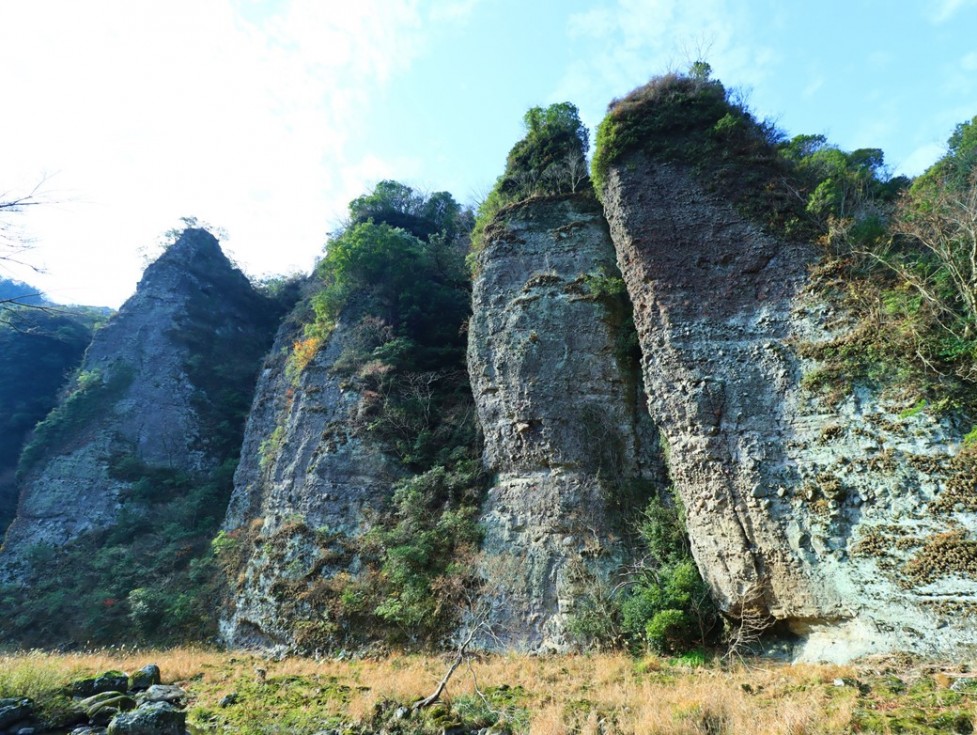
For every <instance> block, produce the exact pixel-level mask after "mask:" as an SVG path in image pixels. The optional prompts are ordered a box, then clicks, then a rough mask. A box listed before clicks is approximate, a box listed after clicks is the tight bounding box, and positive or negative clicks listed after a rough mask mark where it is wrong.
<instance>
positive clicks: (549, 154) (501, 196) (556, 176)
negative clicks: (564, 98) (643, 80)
mask: <svg viewBox="0 0 977 735" xmlns="http://www.w3.org/2000/svg"><path fill="white" fill-rule="evenodd" d="M523 125H524V127H525V130H526V134H525V136H524V137H523V138H522V139H521V140H519V141H518V142H517V143H516V144H515V145H514V146H513V147H512V150H510V151H509V155H508V156H507V157H506V165H505V171H504V172H503V174H502V175H501V176H500V177H499V178H498V179H497V180H496V182H495V185H494V186H493V187H492V190H491V191H490V192H489V194H488V196H487V197H486V198H485V200H484V201H483V202H482V203H481V204H480V205H479V208H478V217H477V218H476V220H475V225H474V229H473V231H472V248H471V251H472V253H471V256H470V257H469V267H470V268H471V269H472V270H474V269H475V257H476V256H477V253H478V252H479V251H480V250H481V249H482V248H483V247H484V244H485V239H486V237H488V232H487V228H490V226H491V224H492V221H493V220H494V219H495V216H496V215H497V214H498V213H499V212H500V211H501V210H502V209H504V208H505V207H508V206H510V205H513V204H517V203H519V202H523V201H525V200H527V199H530V198H532V197H540V196H567V195H580V196H585V197H592V196H593V190H592V188H591V186H590V177H589V175H588V171H587V151H588V150H589V149H590V134H589V132H588V131H587V127H586V126H585V125H584V124H583V123H582V122H581V121H580V114H579V112H578V110H577V108H576V106H575V105H573V104H571V103H570V102H560V103H557V104H553V105H550V106H549V107H546V108H543V107H533V108H530V109H529V110H528V111H527V112H526V114H525V116H524V117H523Z"/></svg>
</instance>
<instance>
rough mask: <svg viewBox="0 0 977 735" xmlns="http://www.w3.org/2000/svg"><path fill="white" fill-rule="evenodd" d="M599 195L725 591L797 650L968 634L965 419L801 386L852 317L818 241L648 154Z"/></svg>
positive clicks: (697, 521) (961, 643) (702, 558)
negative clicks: (815, 275) (743, 210)
mask: <svg viewBox="0 0 977 735" xmlns="http://www.w3.org/2000/svg"><path fill="white" fill-rule="evenodd" d="M603 200H604V205H605V211H606V215H607V218H608V221H609V223H610V230H611V235H612V237H613V240H614V244H615V246H616V249H617V255H618V262H619V265H620V268H621V271H622V273H623V276H624V279H625V282H626V283H627V288H628V293H629V294H630V296H631V299H632V301H633V303H634V309H635V323H636V326H637V329H638V335H639V342H640V346H641V352H642V371H643V375H644V380H645V385H646V387H647V390H648V395H649V409H650V413H651V417H652V419H653V420H654V422H655V424H656V426H657V427H658V429H659V431H660V432H661V434H662V436H663V438H664V440H665V442H666V444H667V446H668V449H669V452H668V454H669V469H670V474H671V477H672V479H673V481H674V483H675V487H676V489H677V491H678V492H679V494H680V496H681V497H682V500H683V502H684V504H685V507H686V510H687V515H688V529H689V534H690V537H691V541H692V548H693V553H694V555H695V558H696V561H697V563H698V564H699V567H700V569H701V571H702V573H703V576H704V577H705V578H706V580H707V581H708V582H709V584H710V586H711V587H712V589H713V591H714V593H715V595H716V597H717V599H718V600H719V602H720V603H721V604H722V605H723V606H724V607H725V608H726V609H728V610H731V611H733V612H735V611H736V610H737V608H739V607H741V606H742V605H744V604H745V605H759V606H761V607H763V608H765V609H767V610H769V612H770V613H771V614H772V616H773V617H774V618H776V619H778V620H779V621H781V622H782V623H784V624H785V627H787V628H790V629H791V630H792V631H793V632H794V633H795V634H797V635H798V639H797V642H796V647H795V650H794V653H795V655H796V656H798V657H800V658H810V659H829V660H847V659H850V658H853V657H855V656H858V655H862V654H866V653H871V652H875V651H886V650H895V649H908V650H914V651H918V652H921V653H926V654H931V655H932V654H940V655H947V654H949V653H952V652H954V651H958V650H960V649H963V648H965V647H966V646H968V645H970V644H971V642H972V632H971V631H972V624H971V622H969V621H970V620H971V618H970V615H971V614H973V612H974V611H975V610H977V580H975V578H974V575H973V568H968V564H967V563H966V562H963V561H961V560H962V559H964V557H967V558H970V557H968V555H972V554H973V553H974V549H975V548H977V544H975V542H974V541H973V540H972V539H973V533H974V531H975V530H977V524H975V516H974V511H975V510H977V505H975V503H974V502H973V499H972V498H973V477H974V474H973V463H972V462H971V461H969V460H968V459H967V456H968V455H967V454H966V453H964V454H959V450H960V436H961V433H960V431H959V427H955V426H953V425H952V422H950V421H949V420H946V419H938V418H934V417H933V416H932V415H930V414H929V413H928V412H925V411H924V412H917V413H914V412H912V411H907V410H906V409H907V405H906V399H905V398H900V397H899V396H897V395H889V394H885V393H880V392H879V391H877V390H876V391H875V392H873V391H869V390H868V389H866V388H858V389H856V390H855V391H854V392H853V393H852V394H851V395H849V396H847V397H843V398H841V399H835V398H832V399H831V400H829V399H828V397H826V396H822V395H821V394H820V393H818V392H817V391H816V390H813V389H811V381H810V380H809V381H807V383H805V381H804V377H805V375H812V374H814V373H815V371H816V370H817V369H818V364H817V363H816V362H815V361H814V360H810V359H803V358H802V357H801V356H800V353H801V352H802V350H800V348H801V347H802V346H804V345H807V346H811V345H817V344H825V343H829V342H831V341H832V340H836V339H838V338H839V337H840V336H843V335H844V334H846V332H847V331H850V330H851V328H852V324H851V322H850V320H849V319H848V318H847V317H846V315H845V314H844V312H843V310H841V309H840V308H838V307H837V306H835V305H832V304H831V303H830V302H828V301H827V300H826V297H825V296H824V295H823V294H822V293H820V292H819V291H818V290H817V289H815V288H813V287H812V286H811V275H810V272H811V268H812V266H813V265H815V264H816V262H817V258H818V253H817V251H816V249H815V248H813V247H812V246H809V245H806V244H803V243H795V242H789V241H783V240H778V239H777V238H774V237H771V236H770V235H769V234H767V233H765V232H763V231H762V230H761V229H760V228H758V227H757V226H755V225H754V224H753V223H751V222H749V221H747V220H746V219H745V218H744V217H743V216H742V215H741V214H740V213H739V212H738V211H736V210H735V209H734V208H733V207H732V206H731V205H729V204H728V203H727V202H725V201H723V200H722V199H720V198H718V197H716V196H714V195H711V194H709V193H707V192H706V191H704V190H703V188H702V187H700V186H699V184H698V182H697V181H696V180H695V177H694V176H693V174H692V173H691V172H690V171H689V170H687V169H684V168H681V167H679V166H676V165H671V164H664V163H661V162H659V161H656V160H651V159H649V158H648V157H647V156H645V155H644V154H642V153H633V154H630V155H628V156H626V157H625V158H624V159H623V160H622V161H620V162H618V163H617V164H615V165H613V166H612V167H611V169H610V171H609V175H608V177H607V179H606V186H605V189H604V191H603ZM811 352H813V351H807V352H805V354H811ZM910 405H911V404H910ZM961 473H964V475H969V479H966V480H961V476H960V475H961ZM961 482H963V483H964V484H965V485H967V486H968V487H969V488H970V490H969V493H968V492H963V491H962V490H960V484H961ZM948 493H949V495H948ZM957 496H959V497H957ZM965 498H969V499H965Z"/></svg>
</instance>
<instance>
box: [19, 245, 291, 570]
mask: <svg viewBox="0 0 977 735" xmlns="http://www.w3.org/2000/svg"><path fill="white" fill-rule="evenodd" d="M268 311H269V309H268V306H267V304H266V303H265V299H264V298H263V297H261V296H260V295H259V294H258V293H257V292H256V291H255V290H254V289H253V288H252V286H251V284H250V283H249V281H248V280H247V278H246V277H245V276H244V275H243V274H242V273H241V272H240V271H238V270H237V269H236V268H235V267H234V266H233V265H232V264H231V263H230V261H228V259H227V258H226V257H225V256H224V254H223V252H222V251H221V249H220V246H219V244H218V242H217V240H216V239H215V238H214V237H213V236H212V235H210V233H208V232H206V231H205V230H200V229H189V230H186V231H185V232H184V233H183V235H182V236H181V237H180V238H179V240H178V241H177V242H175V243H174V244H173V245H172V246H170V247H169V248H168V249H167V250H166V251H165V252H164V254H163V255H162V256H160V258H159V259H158V260H156V261H155V262H154V263H152V264H151V265H150V266H149V267H148V268H147V269H146V272H145V274H144V275H143V278H142V280H141V281H140V283H139V285H138V287H137V289H136V293H135V294H134V295H133V296H132V297H131V298H130V299H129V300H128V301H127V302H126V303H125V304H124V305H123V306H122V308H121V309H120V310H119V312H118V313H117V314H116V315H115V316H114V317H113V318H112V319H111V320H110V321H109V323H108V324H107V325H106V326H105V327H104V328H102V329H101V330H99V331H98V332H96V334H95V336H94V339H93V341H92V343H91V345H90V346H89V348H88V351H87V353H86V355H85V358H84V360H83V362H82V366H81V370H80V374H79V377H78V378H77V379H76V380H75V382H74V384H73V385H71V386H69V390H68V393H67V394H66V396H65V397H64V398H63V399H62V401H61V404H60V406H59V407H58V408H57V409H56V410H55V412H54V414H52V416H51V417H50V418H49V419H48V422H49V423H53V424H54V430H53V431H49V432H48V434H46V435H44V434H41V433H38V434H37V436H38V437H40V436H46V437H47V439H46V441H44V442H43V443H41V444H40V445H39V446H38V447H36V448H35V450H34V451H33V452H32V453H31V452H29V453H28V454H27V455H25V456H24V457H23V458H22V460H21V467H20V473H21V483H20V484H21V495H20V503H19V507H18V510H17V516H16V518H15V520H14V522H13V523H12V525H11V527H10V528H9V530H8V532H7V535H6V538H5V540H4V546H3V552H2V557H0V560H2V568H3V575H4V576H5V577H6V578H7V579H16V578H17V577H18V575H19V574H20V573H21V572H23V571H24V569H25V567H24V565H23V557H24V553H25V552H26V551H27V550H28V549H29V548H31V547H34V546H37V545H38V544H42V545H48V546H53V547H57V546H60V545H62V544H65V543H66V542H68V541H71V540H72V539H75V538H77V537H78V536H79V535H81V534H83V533H86V532H89V531H94V530H98V529H102V528H106V527H109V526H112V525H113V524H114V523H115V521H116V519H117V518H118V516H119V513H120V512H122V511H123V509H124V507H125V502H126V495H127V493H128V491H129V490H130V488H131V485H132V482H131V480H130V479H128V478H127V477H126V473H125V472H121V471H119V470H118V464H119V462H120V460H121V459H124V458H127V459H130V460H132V461H137V462H139V463H142V464H144V465H146V466H151V467H161V468H166V469H169V470H173V471H178V472H184V473H187V474H189V475H201V474H205V473H208V472H210V471H212V470H214V469H215V468H216V466H217V465H219V464H220V463H221V462H222V461H224V460H226V459H228V457H227V456H226V455H227V453H228V452H229V451H233V450H234V449H236V446H233V447H230V449H229V448H228V446H226V443H227V442H225V444H221V445H218V437H224V434H222V433H220V432H215V431H213V430H212V426H213V423H214V422H217V421H220V420H222V419H223V418H224V417H222V416H220V415H218V414H219V412H220V408H219V406H218V405H217V402H216V401H215V399H214V397H213V395H212V394H211V395H208V394H207V392H206V390H205V389H204V388H203V387H202V386H201V384H200V383H201V381H209V382H211V383H217V382H219V380H220V378H219V377H218V376H217V375H216V374H211V372H212V370H216V369H217V368H216V366H215V365H209V364H206V363H201V361H200V359H199V358H200V353H199V351H198V350H197V349H196V347H197V345H198V344H199V343H201V342H206V343H208V344H210V345H218V346H220V347H221V348H222V351H224V352H226V353H227V354H232V355H233V356H234V359H235V360H240V361H242V363H243V364H245V365H246V364H248V363H250V364H252V365H255V366H256V365H257V362H258V359H259V356H260V354H261V353H262V352H263V351H265V350H266V349H267V345H268V343H269V342H270V338H271V332H272V329H273V326H272V324H271V323H270V320H269V319H268V317H267V313H268ZM195 359H196V362H194V360H195ZM231 443H232V444H236V440H233V438H232V439H231ZM113 467H115V469H113Z"/></svg>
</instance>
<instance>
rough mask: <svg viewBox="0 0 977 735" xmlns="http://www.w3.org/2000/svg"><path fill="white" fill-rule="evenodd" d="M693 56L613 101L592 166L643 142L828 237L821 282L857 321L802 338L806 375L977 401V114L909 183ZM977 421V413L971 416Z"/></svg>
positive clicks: (878, 158) (777, 228)
mask: <svg viewBox="0 0 977 735" xmlns="http://www.w3.org/2000/svg"><path fill="white" fill-rule="evenodd" d="M709 71H710V70H709V67H708V65H706V64H702V63H698V64H695V65H693V68H692V69H691V70H690V72H689V73H688V74H677V73H671V74H666V75H664V76H661V77H658V78H655V79H653V80H652V81H650V82H649V83H648V84H646V85H644V86H643V87H640V88H638V89H636V90H635V91H633V92H631V93H630V94H628V95H627V96H625V97H624V98H622V99H620V100H615V101H614V102H612V103H611V105H610V107H609V110H608V114H607V116H606V117H605V118H604V120H603V122H602V123H601V124H600V127H599V128H598V132H597V149H596V152H595V155H594V158H593V162H592V178H593V181H594V183H595V186H596V188H597V190H598V192H602V191H603V189H604V188H605V187H606V186H607V183H608V182H607V176H608V173H609V171H610V168H611V166H612V165H614V164H618V163H620V162H621V161H623V160H625V158H626V157H627V155H628V154H630V153H632V152H635V151H641V152H643V153H645V154H646V155H648V156H650V157H651V158H652V159H655V160H659V161H665V162H671V163H675V164H677V165H680V166H683V167H686V168H687V169H688V170H690V171H691V172H692V173H693V174H694V175H695V176H696V178H697V180H698V181H699V182H701V184H702V185H703V186H704V187H705V188H706V190H707V191H709V192H711V193H713V194H716V195H717V196H719V197H721V198H723V199H724V200H726V201H729V202H731V203H732V204H733V205H734V206H736V207H737V209H739V211H740V212H741V213H743V214H744V216H746V217H747V218H748V219H751V220H753V221H754V222H756V223H758V224H760V225H761V226H763V227H764V228H766V229H767V230H768V231H769V232H771V233H772V234H774V235H777V236H784V237H788V238H794V239H801V240H807V241H809V242H816V243H820V244H822V245H823V247H824V252H825V254H826V256H827V258H826V259H825V260H824V261H823V262H822V263H821V265H820V267H819V271H818V274H817V275H818V282H819V283H820V286H821V288H823V289H825V290H826V293H828V294H829V297H830V298H832V299H837V300H840V301H843V302H845V303H846V304H847V305H848V307H849V308H850V310H851V312H852V313H853V314H854V315H855V316H856V318H857V321H858V324H857V325H856V327H855V328H854V329H851V330H848V332H847V333H846V334H845V335H844V336H843V337H841V338H840V339H839V340H838V341H837V343H832V344H829V345H826V346H825V345H822V346H819V347H816V348H814V347H810V346H804V345H802V346H801V351H802V353H803V354H805V355H806V356H809V357H816V358H818V359H819V360H820V361H821V362H822V366H821V367H820V368H819V369H818V372H817V374H816V375H812V376H810V377H809V378H808V379H807V381H806V384H807V385H809V386H811V387H817V388H822V389H824V390H825V391H829V392H830V394H831V395H832V396H835V397H838V396H840V395H843V394H845V393H846V392H847V391H848V390H849V389H850V387H851V385H852V383H853V381H855V382H858V381H861V382H868V383H870V384H873V385H875V386H877V387H884V386H889V387H893V386H895V387H897V388H898V389H901V390H906V391H908V392H910V393H915V394H917V395H921V396H923V397H925V398H927V399H928V400H929V401H930V403H931V404H933V405H942V406H944V407H957V408H964V409H966V411H967V412H969V413H973V412H974V410H973V409H974V398H973V395H974V393H973V390H972V384H973V382H974V380H975V379H977V267H975V266H974V265H973V263H974V262H977V259H975V256H974V253H977V237H975V235H974V233H975V232H977V225H975V224H974V223H975V222H977V180H975V176H977V168H975V164H977V152H975V151H977V132H975V130H977V125H975V123H974V121H971V122H966V123H963V124H961V125H959V126H958V127H957V129H956V130H955V132H954V133H953V135H952V136H951V138H950V140H949V142H948V151H947V154H946V155H945V156H944V157H943V158H942V159H941V160H940V161H938V162H937V163H936V164H935V165H934V166H933V167H931V168H930V169H929V170H928V171H926V172H925V173H924V174H923V175H921V176H920V177H918V179H917V180H916V181H914V182H910V181H909V180H908V179H907V178H905V177H893V176H891V174H890V173H889V170H888V169H887V167H886V166H885V162H884V158H883V154H882V151H881V150H879V149H874V148H865V149H859V150H855V151H851V152H846V151H842V150H840V149H839V148H837V147H836V146H832V145H830V144H829V143H828V142H827V140H826V138H825V137H824V136H821V135H798V136H796V137H794V138H792V139H786V138H785V137H784V135H783V133H781V132H780V131H779V130H777V128H776V127H774V126H773V125H772V124H770V123H766V122H759V121H757V120H756V119H755V118H754V117H753V116H752V114H751V113H750V112H749V110H748V109H747V108H746V106H745V104H744V103H743V102H742V100H741V99H739V98H738V96H737V94H736V93H735V92H731V91H730V90H727V89H726V88H725V87H723V85H722V84H721V83H720V82H719V81H717V80H714V79H711V78H710V76H709ZM971 420H973V419H971Z"/></svg>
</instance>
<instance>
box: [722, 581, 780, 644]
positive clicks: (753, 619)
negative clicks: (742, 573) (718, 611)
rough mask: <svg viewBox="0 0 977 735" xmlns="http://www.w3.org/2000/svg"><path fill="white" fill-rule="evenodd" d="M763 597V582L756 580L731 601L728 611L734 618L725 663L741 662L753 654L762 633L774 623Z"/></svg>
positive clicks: (727, 640) (727, 641)
mask: <svg viewBox="0 0 977 735" xmlns="http://www.w3.org/2000/svg"><path fill="white" fill-rule="evenodd" d="M763 597H764V581H763V580H757V581H755V582H753V583H751V584H750V585H749V586H748V587H746V589H744V590H743V591H742V592H741V593H740V594H739V595H738V596H737V597H736V599H735V600H733V601H732V604H731V605H730V610H731V612H732V613H733V614H734V615H735V618H734V621H733V623H732V627H731V629H730V631H729V634H728V636H727V639H726V654H725V655H724V656H723V658H724V659H725V660H726V661H728V662H731V661H734V660H742V659H743V657H744V656H747V655H749V654H750V653H752V652H754V649H755V647H756V645H757V644H758V643H759V642H760V641H761V640H762V639H763V635H764V632H765V631H767V630H768V629H769V628H770V627H771V626H773V624H774V623H775V622H776V621H775V619H774V617H773V616H772V615H771V614H770V611H769V610H767V606H766V605H765V604H764V602H763Z"/></svg>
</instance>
